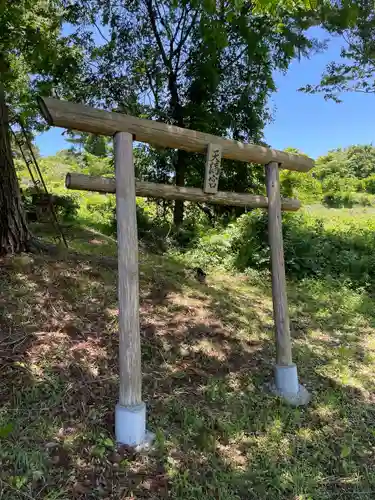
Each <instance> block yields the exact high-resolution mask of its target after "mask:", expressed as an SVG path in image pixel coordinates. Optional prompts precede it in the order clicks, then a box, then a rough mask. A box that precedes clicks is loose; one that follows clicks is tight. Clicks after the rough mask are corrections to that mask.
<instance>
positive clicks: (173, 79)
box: [168, 71, 187, 227]
mask: <svg viewBox="0 0 375 500" xmlns="http://www.w3.org/2000/svg"><path fill="white" fill-rule="evenodd" d="M168 89H169V92H170V95H171V99H170V107H171V112H172V117H173V121H174V124H175V125H177V126H179V127H181V128H185V122H184V110H183V107H182V106H181V103H180V98H179V95H178V85H177V75H176V73H175V72H174V71H171V72H170V74H169V80H168ZM186 159H187V153H186V152H185V151H181V149H179V150H178V151H177V156H176V161H175V164H174V167H175V173H176V177H175V180H176V186H180V187H184V186H185V174H186ZM183 220H184V202H183V201H182V200H176V201H175V202H174V210H173V223H174V225H175V226H177V227H178V226H181V224H182V222H183Z"/></svg>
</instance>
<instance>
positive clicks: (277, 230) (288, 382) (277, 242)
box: [265, 162, 310, 406]
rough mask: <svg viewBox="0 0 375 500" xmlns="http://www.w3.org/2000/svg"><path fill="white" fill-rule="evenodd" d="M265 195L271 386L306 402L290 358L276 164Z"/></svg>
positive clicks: (298, 402) (269, 174) (293, 400)
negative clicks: (272, 353) (272, 333)
mask: <svg viewBox="0 0 375 500" xmlns="http://www.w3.org/2000/svg"><path fill="white" fill-rule="evenodd" d="M265 169H266V186H267V196H268V238H269V244H270V248H271V272H272V300H273V315H274V322H275V340H276V365H275V368H274V372H275V373H274V374H275V379H274V382H273V383H272V385H271V390H272V392H274V393H275V394H277V395H278V396H280V397H281V398H282V399H284V400H285V401H287V402H288V403H289V404H291V405H294V406H299V405H305V404H307V403H308V402H309V400H310V395H309V393H308V392H307V390H306V389H305V388H304V387H303V386H302V385H301V384H300V383H299V380H298V372H297V366H296V365H295V364H294V363H293V360H292V344H291V337H290V325H289V313H288V300H287V294H286V280H285V264H284V247H283V233H282V222H281V198H280V177H279V164H278V163H277V162H271V163H269V164H268V165H266V167H265Z"/></svg>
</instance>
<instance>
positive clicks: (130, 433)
mask: <svg viewBox="0 0 375 500" xmlns="http://www.w3.org/2000/svg"><path fill="white" fill-rule="evenodd" d="M115 436H116V441H117V442H118V443H120V444H126V445H128V446H134V447H135V448H136V450H137V451H140V450H143V449H148V448H150V447H151V445H152V442H153V440H154V438H155V435H154V434H152V432H148V431H147V430H146V405H145V404H144V403H141V404H139V405H136V406H121V405H120V404H117V405H116V410H115Z"/></svg>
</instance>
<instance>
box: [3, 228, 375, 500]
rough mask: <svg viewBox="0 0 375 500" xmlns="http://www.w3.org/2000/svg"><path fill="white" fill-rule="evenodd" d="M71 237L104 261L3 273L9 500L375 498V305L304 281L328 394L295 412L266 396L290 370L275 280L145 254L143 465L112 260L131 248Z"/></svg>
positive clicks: (27, 261) (31, 263)
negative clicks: (121, 387)
mask: <svg viewBox="0 0 375 500" xmlns="http://www.w3.org/2000/svg"><path fill="white" fill-rule="evenodd" d="M35 229H37V228H35ZM39 231H41V229H40V226H39ZM68 237H69V239H70V244H71V247H72V249H74V250H76V251H79V252H85V253H86V254H87V253H88V252H90V253H92V254H93V256H92V258H94V261H92V260H90V258H89V257H82V258H79V257H75V258H74V259H73V258H69V256H66V257H61V258H60V259H52V258H44V257H30V256H20V257H14V258H8V259H5V260H3V261H2V262H1V271H0V280H1V286H0V290H1V292H0V307H1V317H2V318H3V320H2V322H3V327H4V328H2V332H3V334H2V337H1V351H2V360H3V365H2V372H1V385H0V393H1V400H2V408H1V412H0V429H1V437H0V439H1V447H0V450H1V451H0V463H1V488H0V489H1V492H2V497H3V498H4V499H12V500H13V499H21V498H45V499H71V498H82V499H83V498H90V499H91V498H92V499H96V498H98V499H99V498H112V499H119V498H127V499H130V498H134V499H135V498H137V499H143V498H152V499H157V498H167V497H168V498H176V499H181V500H182V499H184V500H186V499H197V498H202V499H212V500H213V499H222V500H234V499H236V500H237V499H252V498H253V499H259V498H264V499H268V498H273V499H286V498H290V499H299V500H302V499H304V500H305V499H310V498H319V499H340V498H342V499H347V498H353V499H354V498H361V499H372V498H373V497H374V493H375V473H374V470H375V467H374V466H375V455H374V449H375V448H374V447H375V421H374V412H373V404H374V401H373V395H374V390H375V387H374V378H373V366H374V360H375V358H374V357H375V316H374V310H375V307H374V300H373V298H372V297H371V295H370V294H369V293H368V292H366V291H365V290H363V289H362V290H354V289H352V288H350V287H348V286H346V285H345V284H343V283H342V282H339V281H338V280H335V279H333V278H327V279H317V278H310V279H308V278H305V279H303V280H299V281H298V280H294V281H289V285H288V292H289V300H290V311H291V321H292V334H293V338H294V356H295V361H296V362H297V364H298V366H299V372H300V377H301V380H302V382H303V383H304V384H305V385H306V386H307V388H308V390H309V391H310V392H311V393H312V396H313V398H312V402H311V404H310V405H309V406H308V407H306V408H297V409H296V408H290V407H288V406H285V405H284V404H283V403H282V402H281V401H279V400H277V399H275V398H274V397H273V396H271V395H269V394H268V392H267V390H265V385H266V383H267V382H268V381H269V380H270V377H271V373H272V364H273V362H274V357H275V352H274V342H273V324H272V304H271V299H270V282H269V279H268V277H267V275H265V274H264V273H261V274H258V273H256V272H255V271H253V272H252V273H250V274H251V275H250V274H249V273H247V274H232V273H229V272H225V271H218V270H217V271H212V272H211V273H210V274H209V276H208V283H207V285H204V284H200V283H198V282H196V281H195V280H194V279H193V278H192V276H191V273H190V272H189V271H188V268H187V265H186V263H184V262H186V260H185V261H184V259H187V258H188V257H184V256H181V255H180V256H179V258H178V259H177V260H176V258H174V257H172V256H171V255H169V256H168V255H164V256H156V255H152V254H149V253H145V252H144V251H142V252H141V255H140V261H141V269H140V272H141V274H140V279H141V334H142V356H143V372H144V397H145V400H146V401H147V405H148V413H149V420H148V422H149V427H150V429H151V430H153V431H154V432H156V434H157V441H156V448H155V450H154V451H153V452H152V453H151V454H150V455H137V454H134V453H133V452H131V451H130V450H129V449H126V448H125V447H123V448H120V449H119V450H117V449H115V445H114V442H113V410H114V405H115V402H116V398H117V387H118V369H117V359H116V356H117V313H118V310H117V301H116V271H115V264H114V262H113V261H111V260H110V259H109V260H108V259H107V260H106V261H104V262H102V263H100V262H99V261H98V260H97V255H99V254H102V255H107V256H108V257H111V256H113V255H114V252H115V242H114V240H113V239H112V238H111V237H108V236H106V235H103V234H100V233H98V231H96V230H90V229H83V228H82V227H81V226H77V225H75V226H72V227H71V228H70V229H69V231H68ZM95 256H96V257H95ZM5 326H6V328H5ZM9 328H10V330H9Z"/></svg>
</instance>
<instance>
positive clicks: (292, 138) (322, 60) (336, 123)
mask: <svg viewBox="0 0 375 500" xmlns="http://www.w3.org/2000/svg"><path fill="white" fill-rule="evenodd" d="M314 31H315V33H314V35H315V36H319V37H321V36H325V35H323V33H322V32H321V31H320V30H318V29H315V30H314ZM341 44H342V41H341V40H340V39H338V38H336V39H333V40H331V42H330V44H329V48H328V50H327V51H326V52H324V53H323V54H316V55H314V56H312V58H311V59H303V60H301V61H300V62H299V61H297V60H296V61H294V62H293V63H292V64H291V66H290V69H289V71H288V73H287V74H286V75H281V74H277V75H275V79H276V84H277V87H278V91H277V92H276V93H275V94H274V95H273V96H272V98H271V101H270V106H271V107H272V108H273V109H274V113H273V116H274V121H273V123H271V124H269V125H267V126H266V128H265V131H264V136H265V140H266V141H267V143H268V144H271V145H272V147H274V148H276V149H284V148H286V147H295V148H298V149H300V150H301V151H303V152H304V153H306V154H308V155H309V156H311V157H313V158H316V157H318V156H320V155H322V154H325V153H326V152H327V151H329V150H330V149H335V148H338V147H345V146H349V145H351V144H369V143H372V142H374V137H375V120H374V111H375V109H374V108H375V96H373V95H371V94H370V95H365V94H360V93H347V94H344V95H343V96H342V98H343V103H341V104H337V103H335V102H331V101H325V100H324V98H323V96H322V95H320V94H317V95H309V94H304V93H302V92H298V91H297V89H298V88H299V87H301V86H303V85H306V84H307V83H311V84H314V83H318V82H319V78H320V75H321V74H322V72H323V70H324V68H325V66H326V65H327V63H329V62H330V61H332V60H338V59H339V55H340V47H341ZM61 133H62V129H58V128H52V129H51V130H49V131H48V132H45V133H43V134H41V135H40V136H38V137H37V139H36V142H37V145H38V146H39V148H40V151H41V154H42V155H52V154H55V153H56V152H57V151H59V150H60V149H63V148H64V147H66V143H65V141H64V137H63V136H62V135H61Z"/></svg>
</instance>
